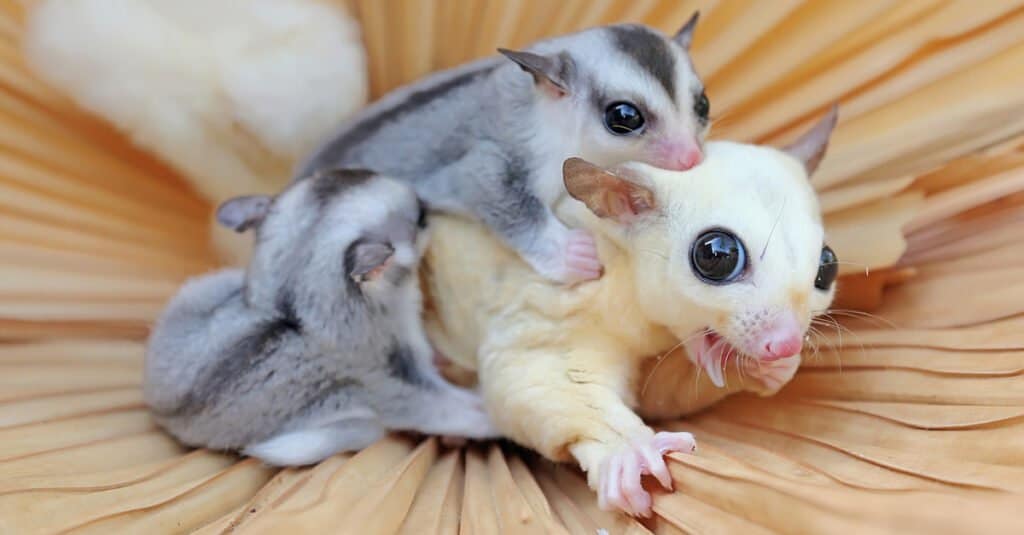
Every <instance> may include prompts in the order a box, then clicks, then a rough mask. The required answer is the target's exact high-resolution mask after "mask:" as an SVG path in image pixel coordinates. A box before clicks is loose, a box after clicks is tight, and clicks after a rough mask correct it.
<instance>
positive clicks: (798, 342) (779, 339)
mask: <svg viewBox="0 0 1024 535" xmlns="http://www.w3.org/2000/svg"><path fill="white" fill-rule="evenodd" d="M762 336H763V338H762V339H761V355H760V357H761V359H762V360H778V359H784V358H786V357H792V356H793V355H796V354H798V353H800V349H802V348H803V336H801V333H800V328H799V326H798V325H797V323H796V320H795V319H794V318H792V317H791V316H789V315H788V314H785V315H781V316H780V317H779V318H777V319H776V320H775V322H773V324H772V325H771V326H769V327H768V328H767V329H765V330H764V332H763V334H762Z"/></svg>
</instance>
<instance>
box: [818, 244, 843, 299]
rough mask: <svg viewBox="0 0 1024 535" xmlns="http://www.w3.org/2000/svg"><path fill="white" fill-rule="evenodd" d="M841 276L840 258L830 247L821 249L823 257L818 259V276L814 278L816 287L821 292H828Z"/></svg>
mask: <svg viewBox="0 0 1024 535" xmlns="http://www.w3.org/2000/svg"><path fill="white" fill-rule="evenodd" d="M837 276H839V257H837V256H836V253H835V252H834V251H833V250H832V248H831V247H829V246H828V245H826V246H824V247H822V248H821V257H820V258H819V259H818V276H817V277H815V278H814V287H815V288H817V289H819V290H828V289H829V288H831V287H832V283H833V282H835V281H836V277H837Z"/></svg>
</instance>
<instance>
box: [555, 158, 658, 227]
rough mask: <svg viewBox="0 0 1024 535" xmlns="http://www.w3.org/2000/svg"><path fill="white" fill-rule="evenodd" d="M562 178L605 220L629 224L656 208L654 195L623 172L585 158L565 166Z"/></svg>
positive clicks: (592, 210)
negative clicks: (595, 163) (608, 168)
mask: <svg viewBox="0 0 1024 535" xmlns="http://www.w3.org/2000/svg"><path fill="white" fill-rule="evenodd" d="M562 179H563V180H564V181H565V189H566V191H568V192H569V195H571V196H572V198H574V199H576V200H578V201H580V202H582V203H583V204H585V205H587V208H589V209H590V211H591V212H594V214H595V215H597V216H598V217H601V218H606V219H614V220H616V221H618V222H620V223H628V222H629V221H632V220H633V219H635V218H636V216H638V215H640V214H643V213H646V212H649V211H651V210H653V209H654V206H655V203H654V192H652V191H651V190H650V189H648V188H647V187H645V186H643V185H641V184H639V183H638V182H637V181H636V180H634V179H632V178H631V177H627V176H624V174H623V173H621V172H612V171H609V170H607V169H605V168H603V167H600V166H597V165H594V164H592V163H590V162H588V161H586V160H584V159H582V158H569V159H568V160H566V161H565V162H564V163H563V164H562Z"/></svg>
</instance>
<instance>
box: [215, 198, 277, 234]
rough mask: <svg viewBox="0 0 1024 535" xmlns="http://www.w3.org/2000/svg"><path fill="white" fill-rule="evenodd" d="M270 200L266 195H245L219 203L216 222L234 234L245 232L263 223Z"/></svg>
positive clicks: (268, 209)
mask: <svg viewBox="0 0 1024 535" xmlns="http://www.w3.org/2000/svg"><path fill="white" fill-rule="evenodd" d="M270 203H271V198H270V197H268V196H266V195H245V196H243V197H235V198H232V199H228V200H226V201H224V202H223V203H221V205H220V206H219V207H218V208H217V221H218V222H219V223H220V224H221V225H223V226H225V227H227V228H229V229H231V230H234V231H235V232H245V231H246V230H249V228H251V227H252V226H253V225H256V224H258V223H259V222H260V221H263V218H264V217H266V215H267V212H268V211H270Z"/></svg>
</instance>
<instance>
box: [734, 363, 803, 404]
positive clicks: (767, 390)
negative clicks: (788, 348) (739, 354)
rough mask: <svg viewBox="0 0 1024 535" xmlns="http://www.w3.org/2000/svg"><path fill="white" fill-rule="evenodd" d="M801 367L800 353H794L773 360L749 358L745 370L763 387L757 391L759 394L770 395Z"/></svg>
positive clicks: (791, 377)
mask: <svg viewBox="0 0 1024 535" xmlns="http://www.w3.org/2000/svg"><path fill="white" fill-rule="evenodd" d="M799 367H800V355H794V356H792V357H788V358H784V359H779V360H773V361H765V360H754V359H749V360H748V361H747V365H746V367H745V369H744V371H745V372H746V374H747V375H748V376H749V377H751V378H752V379H754V380H755V381H757V382H758V383H760V384H761V386H762V387H763V388H762V389H760V390H758V391H757V393H758V394H760V395H762V396H770V395H772V394H774V393H776V392H778V391H779V390H780V389H781V388H782V387H783V386H785V385H786V383H788V382H789V381H790V380H791V379H793V376H794V375H796V370H797V368H799Z"/></svg>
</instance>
